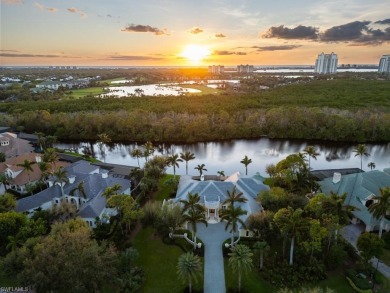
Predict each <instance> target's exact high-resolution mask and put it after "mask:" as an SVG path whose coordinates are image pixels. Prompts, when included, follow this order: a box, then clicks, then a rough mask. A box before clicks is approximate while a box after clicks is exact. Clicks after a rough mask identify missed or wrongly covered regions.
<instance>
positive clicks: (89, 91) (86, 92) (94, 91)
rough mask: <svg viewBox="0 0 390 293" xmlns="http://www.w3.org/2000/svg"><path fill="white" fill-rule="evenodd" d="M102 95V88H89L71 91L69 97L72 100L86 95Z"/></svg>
mask: <svg viewBox="0 0 390 293" xmlns="http://www.w3.org/2000/svg"><path fill="white" fill-rule="evenodd" d="M102 93H103V88H102V87H89V88H84V89H77V90H72V94H71V96H72V97H74V98H82V97H85V96H87V95H100V94H102Z"/></svg>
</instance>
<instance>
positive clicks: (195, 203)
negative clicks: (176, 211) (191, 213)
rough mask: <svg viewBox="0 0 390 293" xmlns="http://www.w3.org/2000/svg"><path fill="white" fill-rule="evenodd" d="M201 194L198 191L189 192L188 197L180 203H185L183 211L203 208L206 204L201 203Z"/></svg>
mask: <svg viewBox="0 0 390 293" xmlns="http://www.w3.org/2000/svg"><path fill="white" fill-rule="evenodd" d="M199 201H200V195H199V194H198V193H191V192H189V193H188V195H187V199H182V200H180V203H182V204H183V213H185V212H186V211H188V210H203V209H204V206H203V205H202V204H200V203H199Z"/></svg>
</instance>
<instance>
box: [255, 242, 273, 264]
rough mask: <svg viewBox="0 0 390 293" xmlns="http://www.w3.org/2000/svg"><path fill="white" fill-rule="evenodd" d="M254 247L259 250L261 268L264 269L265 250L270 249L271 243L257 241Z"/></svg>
mask: <svg viewBox="0 0 390 293" xmlns="http://www.w3.org/2000/svg"><path fill="white" fill-rule="evenodd" d="M253 249H258V250H259V269H260V270H261V269H263V260H264V251H265V250H269V245H268V243H267V242H266V241H256V243H255V244H254V245H253Z"/></svg>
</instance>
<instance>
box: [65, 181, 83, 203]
mask: <svg viewBox="0 0 390 293" xmlns="http://www.w3.org/2000/svg"><path fill="white" fill-rule="evenodd" d="M76 191H77V194H78V196H79V197H83V198H84V199H87V194H86V193H85V188H84V181H80V183H79V184H78V185H77V187H75V188H73V189H72V190H71V191H70V192H69V195H70V196H74V195H75V193H76ZM79 203H80V204H81V201H80V199H79Z"/></svg>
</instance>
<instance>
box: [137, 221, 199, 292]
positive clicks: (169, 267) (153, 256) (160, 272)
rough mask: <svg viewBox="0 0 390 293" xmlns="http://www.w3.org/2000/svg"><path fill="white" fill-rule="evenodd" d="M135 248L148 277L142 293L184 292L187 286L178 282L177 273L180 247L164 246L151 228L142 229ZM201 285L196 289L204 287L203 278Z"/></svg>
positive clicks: (138, 262) (139, 262)
mask: <svg viewBox="0 0 390 293" xmlns="http://www.w3.org/2000/svg"><path fill="white" fill-rule="evenodd" d="M134 246H135V247H136V249H137V250H138V253H139V258H138V260H137V264H138V265H139V266H141V267H142V268H143V269H144V270H145V275H146V282H145V284H144V286H143V288H142V289H141V292H145V293H149V292H150V293H155V292H159V293H164V292H167V293H171V292H172V293H173V292H183V290H184V288H185V287H186V285H184V284H183V283H182V282H181V281H179V280H178V278H177V273H176V265H177V260H178V258H179V256H180V255H181V254H183V251H182V250H181V249H180V248H179V247H178V246H175V245H166V244H164V243H163V242H162V241H161V240H160V238H158V237H156V236H155V235H154V230H153V229H152V228H150V227H148V228H146V229H141V231H140V232H139V233H138V235H137V237H136V238H135V240H134ZM202 262H203V260H202ZM199 283H200V284H198V285H197V286H195V287H194V289H198V290H199V289H201V288H202V287H203V278H202V279H201V280H199ZM199 286H201V287H199Z"/></svg>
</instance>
